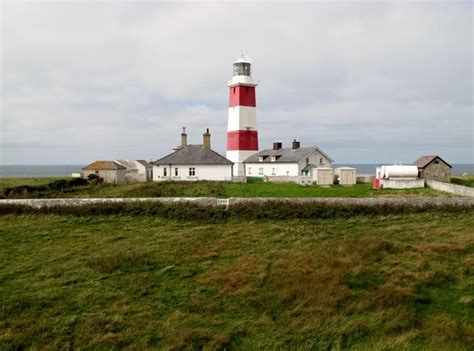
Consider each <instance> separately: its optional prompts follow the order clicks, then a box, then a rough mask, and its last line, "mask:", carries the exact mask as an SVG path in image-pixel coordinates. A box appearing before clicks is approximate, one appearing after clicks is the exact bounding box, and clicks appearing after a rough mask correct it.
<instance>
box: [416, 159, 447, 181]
mask: <svg viewBox="0 0 474 351" xmlns="http://www.w3.org/2000/svg"><path fill="white" fill-rule="evenodd" d="M420 177H421V178H424V179H426V180H428V179H429V180H437V181H439V182H447V183H450V182H451V168H449V167H448V165H446V164H445V163H444V162H442V161H438V163H436V160H435V161H433V162H431V163H430V164H429V165H428V166H426V167H425V168H424V169H422V170H421V171H420Z"/></svg>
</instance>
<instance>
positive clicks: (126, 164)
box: [114, 160, 136, 169]
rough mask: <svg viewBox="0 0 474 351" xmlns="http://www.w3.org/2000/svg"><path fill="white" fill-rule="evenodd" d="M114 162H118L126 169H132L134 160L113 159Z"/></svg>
mask: <svg viewBox="0 0 474 351" xmlns="http://www.w3.org/2000/svg"><path fill="white" fill-rule="evenodd" d="M114 162H116V163H118V164H119V165H121V166H124V167H125V168H127V169H134V168H136V167H135V162H133V161H129V160H114Z"/></svg>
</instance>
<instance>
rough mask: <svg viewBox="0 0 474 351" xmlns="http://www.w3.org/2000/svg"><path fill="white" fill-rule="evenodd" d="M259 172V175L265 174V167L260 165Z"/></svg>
mask: <svg viewBox="0 0 474 351" xmlns="http://www.w3.org/2000/svg"><path fill="white" fill-rule="evenodd" d="M258 174H259V175H263V167H260V168H259V169H258Z"/></svg>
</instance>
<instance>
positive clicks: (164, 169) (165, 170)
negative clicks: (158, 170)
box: [163, 167, 168, 177]
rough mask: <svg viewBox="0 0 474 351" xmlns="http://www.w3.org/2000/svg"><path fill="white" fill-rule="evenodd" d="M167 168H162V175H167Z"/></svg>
mask: <svg viewBox="0 0 474 351" xmlns="http://www.w3.org/2000/svg"><path fill="white" fill-rule="evenodd" d="M167 171H168V169H167V168H166V167H165V168H163V177H167V176H168V172H167Z"/></svg>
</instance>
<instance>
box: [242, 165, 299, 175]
mask: <svg viewBox="0 0 474 351" xmlns="http://www.w3.org/2000/svg"><path fill="white" fill-rule="evenodd" d="M262 173H263V174H262ZM245 175H246V176H247V177H261V178H263V177H264V176H290V177H297V176H298V175H299V174H298V164H297V163H296V162H295V163H263V162H262V163H259V162H256V163H246V164H245Z"/></svg>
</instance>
